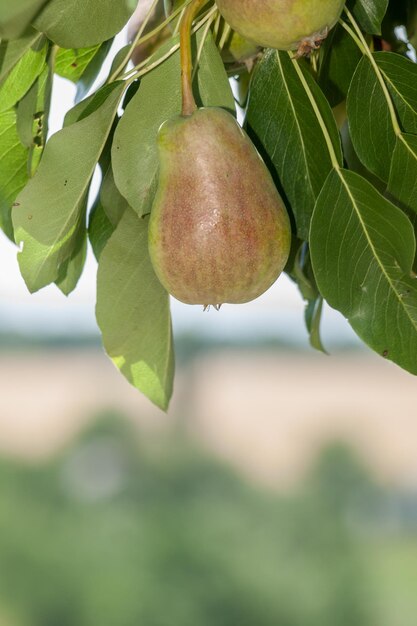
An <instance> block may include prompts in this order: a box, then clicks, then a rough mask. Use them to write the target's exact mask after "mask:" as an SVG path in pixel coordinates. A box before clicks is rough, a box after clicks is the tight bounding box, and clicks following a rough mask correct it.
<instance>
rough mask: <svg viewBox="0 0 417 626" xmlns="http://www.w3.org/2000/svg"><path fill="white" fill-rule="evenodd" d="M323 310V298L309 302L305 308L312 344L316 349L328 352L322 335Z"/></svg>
mask: <svg viewBox="0 0 417 626" xmlns="http://www.w3.org/2000/svg"><path fill="white" fill-rule="evenodd" d="M322 311H323V298H317V300H311V301H310V302H308V304H307V306H306V310H305V321H306V326H307V330H308V332H309V334H310V345H311V347H312V348H314V349H315V350H318V351H319V352H323V353H324V354H327V351H326V349H325V348H324V346H323V343H322V341H321V336H320V322H321V315H322Z"/></svg>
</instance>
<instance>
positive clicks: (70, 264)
mask: <svg viewBox="0 0 417 626" xmlns="http://www.w3.org/2000/svg"><path fill="white" fill-rule="evenodd" d="M86 256H87V231H86V229H85V224H84V223H83V222H81V224H80V226H79V230H78V234H77V237H76V244H75V246H74V250H73V251H72V254H71V256H70V257H69V258H68V259H67V260H66V261H65V262H64V263H63V264H62V265H61V267H60V268H59V276H58V279H57V280H56V281H55V283H56V286H57V287H58V288H59V289H60V290H61V291H62V293H63V294H64V295H66V296H68V295H69V294H70V293H71V292H72V291H74V289H75V287H76V286H77V283H78V281H79V279H80V276H81V274H82V271H83V269H84V265H85V259H86Z"/></svg>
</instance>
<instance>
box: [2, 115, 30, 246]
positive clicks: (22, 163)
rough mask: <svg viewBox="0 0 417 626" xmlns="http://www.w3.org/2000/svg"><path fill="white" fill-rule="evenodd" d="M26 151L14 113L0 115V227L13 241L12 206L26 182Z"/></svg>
mask: <svg viewBox="0 0 417 626" xmlns="http://www.w3.org/2000/svg"><path fill="white" fill-rule="evenodd" d="M27 160H28V149H27V148H25V147H24V146H23V145H22V144H21V143H20V140H19V136H18V134H17V129H16V111H15V110H14V109H12V110H11V111H4V112H3V113H0V226H1V228H2V229H3V230H4V232H5V233H6V235H7V236H8V237H10V239H12V240H13V227H12V221H11V216H10V213H11V209H12V204H13V202H14V201H15V200H16V197H17V195H18V193H19V192H20V191H21V190H22V189H23V187H24V186H25V185H26V182H27V180H28V173H27Z"/></svg>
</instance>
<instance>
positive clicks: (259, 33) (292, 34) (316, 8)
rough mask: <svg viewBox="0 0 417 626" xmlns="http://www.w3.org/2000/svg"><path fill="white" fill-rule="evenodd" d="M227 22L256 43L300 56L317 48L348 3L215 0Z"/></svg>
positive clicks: (343, 0)
mask: <svg viewBox="0 0 417 626" xmlns="http://www.w3.org/2000/svg"><path fill="white" fill-rule="evenodd" d="M216 4H217V6H218V9H219V11H220V13H221V14H222V16H223V17H224V19H225V20H226V22H228V23H229V24H230V26H231V27H232V28H233V29H234V30H235V31H236V32H238V33H240V34H241V35H242V37H245V38H246V39H248V40H249V41H252V42H253V43H255V44H257V45H259V46H263V47H268V48H277V49H278V50H298V52H299V55H302V54H308V53H309V52H311V50H313V49H315V48H318V47H319V45H320V43H321V41H322V40H323V39H324V38H325V37H326V36H327V33H328V31H329V30H330V29H331V28H332V27H333V26H334V25H335V24H336V22H337V20H338V19H339V17H340V14H341V12H342V9H343V6H344V4H345V0H216Z"/></svg>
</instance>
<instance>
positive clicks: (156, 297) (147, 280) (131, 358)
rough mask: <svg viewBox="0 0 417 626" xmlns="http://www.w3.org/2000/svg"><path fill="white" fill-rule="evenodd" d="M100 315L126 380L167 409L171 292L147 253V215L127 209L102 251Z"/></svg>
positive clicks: (107, 342)
mask: <svg viewBox="0 0 417 626" xmlns="http://www.w3.org/2000/svg"><path fill="white" fill-rule="evenodd" d="M96 315H97V321H98V324H99V326H100V329H101V332H102V335H103V343H104V347H105V349H106V352H107V354H108V355H109V356H110V357H111V359H112V360H113V362H114V363H115V365H116V366H117V367H118V368H119V369H120V371H121V372H122V374H123V375H124V376H125V377H126V378H127V380H128V381H129V382H130V383H131V384H132V385H134V386H135V387H136V388H137V389H139V390H140V391H142V392H143V393H144V394H145V395H146V396H147V397H148V398H149V399H150V400H151V401H152V402H154V403H155V404H156V405H157V406H159V407H161V408H162V409H166V408H167V407H168V404H169V400H170V397H171V393H172V381H173V375H174V356H173V345H172V329H171V318H170V313H169V297H168V294H167V292H166V291H165V290H164V289H163V287H162V286H161V284H160V283H159V281H158V279H157V278H156V275H155V273H154V270H153V268H152V265H151V262H150V259H149V254H148V219H147V218H145V219H140V218H138V216H137V215H136V213H134V212H133V211H132V210H127V211H126V212H125V213H124V215H123V217H122V219H121V220H120V222H119V224H118V226H117V228H116V230H115V232H114V233H113V235H112V236H111V237H110V239H109V241H108V243H107V245H106V247H105V248H104V250H103V251H102V252H101V256H100V261H99V266H98V274H97V307H96Z"/></svg>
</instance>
